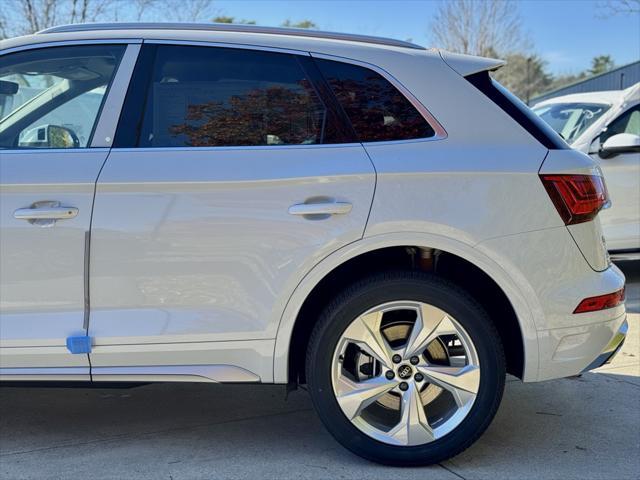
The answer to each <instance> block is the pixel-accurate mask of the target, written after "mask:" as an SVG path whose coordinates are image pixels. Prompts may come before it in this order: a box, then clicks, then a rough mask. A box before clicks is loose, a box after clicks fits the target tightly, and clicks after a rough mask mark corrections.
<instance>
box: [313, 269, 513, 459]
mask: <svg viewBox="0 0 640 480" xmlns="http://www.w3.org/2000/svg"><path fill="white" fill-rule="evenodd" d="M396 300H415V301H420V302H425V303H428V304H431V305H434V306H436V307H438V308H440V309H442V310H444V311H445V312H447V313H449V314H450V315H452V316H453V317H454V318H455V319H456V320H457V321H458V323H459V324H460V325H462V327H463V328H464V329H465V330H466V331H467V333H468V334H469V336H470V337H471V340H472V342H473V343H474V345H475V349H476V351H477V354H478V358H479V361H480V365H481V371H480V387H479V391H478V394H477V397H476V400H475V402H474V404H473V406H472V408H471V410H470V411H469V413H468V415H467V417H466V418H465V419H464V420H463V421H462V422H461V423H460V424H459V425H458V426H457V427H456V428H455V429H454V430H453V431H451V432H450V433H448V434H447V435H445V436H443V437H442V438H440V439H437V440H435V441H433V442H431V443H427V444H423V445H416V446H396V445H391V444H387V443H383V442H380V441H377V440H375V439H374V438H372V437H370V436H368V435H367V434H365V433H363V432H362V431H360V430H359V429H358V428H357V427H356V426H354V425H353V424H352V423H351V421H350V420H349V419H348V418H347V417H346V416H345V415H344V414H343V412H342V410H341V408H340V406H339V404H338V402H337V400H336V398H335V395H334V392H333V387H332V381H331V362H332V358H333V353H334V350H335V348H336V345H337V342H338V341H339V339H340V337H341V335H342V333H343V332H344V330H345V329H346V328H347V326H349V324H350V323H351V322H352V321H353V320H354V319H355V318H356V317H358V316H359V315H361V314H362V313H364V312H365V311H367V310H369V309H371V308H373V307H375V306H377V305H380V304H382V303H386V302H392V301H396ZM306 378H307V383H308V389H309V392H310V394H311V399H312V402H313V405H314V407H315V409H316V411H317V413H318V415H319V417H320V419H321V420H322V422H323V423H324V425H325V427H326V428H327V430H329V432H330V433H331V434H332V435H333V436H334V438H335V439H336V440H337V441H338V442H339V443H341V444H342V445H343V446H344V447H346V448H347V449H349V450H351V451H352V452H353V453H355V454H356V455H359V456H361V457H364V458H366V459H368V460H371V461H374V462H377V463H382V464H386V465H395V466H419V465H430V464H434V463H438V462H441V461H443V460H446V459H448V458H451V457H453V456H455V455H457V454H459V453H460V452H462V451H463V450H465V449H466V448H468V447H469V446H470V445H471V444H472V443H474V442H475V441H476V440H477V439H478V438H479V437H480V436H481V435H482V433H483V432H484V431H485V430H486V428H487V427H488V426H489V424H490V423H491V421H492V420H493V417H494V416H495V414H496V411H497V410H498V406H499V405H500V401H501V399H502V393H503V391H504V381H505V360H504V353H503V349H502V344H501V342H500V336H499V334H498V332H497V331H496V329H495V326H494V325H493V323H492V322H491V319H490V318H489V316H488V315H487V313H486V312H485V310H484V309H483V308H482V307H481V306H480V305H479V304H478V302H477V301H475V300H474V299H473V298H472V297H471V296H470V295H469V294H468V293H466V292H465V291H464V290H462V289H461V288H459V287H458V286H456V285H454V284H452V283H451V282H448V281H446V280H444V279H442V278H439V277H437V276H434V275H431V274H427V273H422V272H393V273H385V274H380V275H375V276H372V277H369V278H366V279H364V280H362V281H360V282H358V283H356V284H354V285H352V286H350V287H349V288H347V289H346V290H345V291H344V292H343V293H342V294H341V295H340V296H338V297H337V298H336V299H335V300H334V301H333V302H331V304H329V305H328V306H327V307H326V308H325V310H324V311H323V312H322V314H321V317H320V319H319V320H318V323H317V324H316V326H315V328H314V330H313V332H312V334H311V338H310V341H309V348H308V350H307V357H306Z"/></svg>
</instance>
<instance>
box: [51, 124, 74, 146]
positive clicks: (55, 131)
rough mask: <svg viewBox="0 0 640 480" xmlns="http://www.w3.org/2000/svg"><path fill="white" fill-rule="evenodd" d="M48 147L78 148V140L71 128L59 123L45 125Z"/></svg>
mask: <svg viewBox="0 0 640 480" xmlns="http://www.w3.org/2000/svg"><path fill="white" fill-rule="evenodd" d="M47 139H48V147H49V148H78V147H79V146H80V140H79V139H78V136H77V135H76V134H75V133H74V132H73V130H71V129H69V128H66V127H61V126H59V125H47Z"/></svg>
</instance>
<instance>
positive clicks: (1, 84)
mask: <svg viewBox="0 0 640 480" xmlns="http://www.w3.org/2000/svg"><path fill="white" fill-rule="evenodd" d="M19 89H20V85H19V84H17V83H16V82H9V81H8V80H0V95H15V94H16V93H18V90H19Z"/></svg>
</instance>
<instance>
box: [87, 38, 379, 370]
mask: <svg viewBox="0 0 640 480" xmlns="http://www.w3.org/2000/svg"><path fill="white" fill-rule="evenodd" d="M334 102H335V100H334V99H333V98H332V97H330V95H329V94H328V88H327V87H326V85H324V84H323V82H322V80H321V77H320V75H319V72H318V71H317V69H316V67H315V66H314V64H313V63H312V61H311V59H310V57H309V55H308V54H306V53H303V52H291V51H287V52H282V51H273V50H268V51H267V50H259V49H247V48H228V47H224V48H223V47H218V46H216V47H213V46H206V45H198V44H180V45H169V44H147V43H146V42H145V46H144V47H143V53H142V55H141V59H140V61H139V63H138V66H137V67H136V75H135V78H134V82H133V83H132V85H131V87H130V90H129V93H128V95H127V102H126V111H125V114H124V115H123V117H122V118H121V121H120V125H119V127H118V134H117V138H116V145H115V148H114V149H113V150H112V152H111V154H110V156H109V159H108V160H107V162H106V164H105V167H104V169H103V171H102V173H101V174H100V178H99V181H98V184H97V190H96V200H95V207H94V216H93V227H92V246H91V277H90V278H91V300H92V310H91V322H90V335H91V336H92V337H94V342H95V347H94V349H93V351H92V353H91V363H92V366H93V370H92V372H93V375H94V379H95V380H100V379H102V378H109V379H112V378H113V377H109V375H113V374H117V373H129V374H131V375H134V374H145V373H146V374H151V373H153V372H156V373H160V374H169V373H171V372H173V373H176V372H178V373H181V374H186V373H189V368H191V367H189V365H191V366H193V365H200V366H202V365H219V364H225V365H235V366H240V367H242V368H244V369H245V370H249V371H250V372H252V373H254V374H256V375H257V376H258V377H259V378H260V379H261V380H263V381H269V380H270V379H271V377H272V362H271V356H272V355H273V345H274V340H273V339H274V338H275V336H276V329H277V325H278V322H279V320H280V315H281V312H282V310H283V309H284V305H285V303H286V301H287V299H288V298H289V296H290V294H291V293H292V291H293V290H294V288H295V287H296V285H297V284H298V283H299V282H300V280H301V279H302V277H303V276H304V275H305V274H306V272H308V271H309V270H310V269H311V268H312V267H313V266H314V265H315V264H316V263H317V262H319V261H320V260H321V259H322V258H323V257H325V256H327V255H328V254H330V253H331V252H333V251H335V250H337V249H339V248H340V247H342V246H344V245H346V244H348V243H350V242H353V241H356V240H358V239H359V238H361V237H362V235H363V231H364V228H365V224H366V220H367V216H368V214H369V209H370V207H371V202H372V197H373V192H374V185H375V172H374V169H373V167H372V165H371V162H370V161H369V158H368V157H367V155H366V153H365V151H364V149H363V147H362V146H361V145H360V144H359V143H355V141H354V136H353V131H352V129H351V127H350V125H348V123H345V120H344V114H341V112H340V111H339V109H337V108H336V106H335V105H334ZM131 365H135V366H137V367H136V368H135V369H133V370H132V369H120V370H118V369H117V368H116V369H114V368H113V367H126V366H131ZM162 366H165V367H166V368H163V367H162ZM168 366H172V367H171V369H169V368H168ZM176 369H178V370H176ZM192 370H194V371H195V370H196V367H193V369H192ZM226 378H227V380H228V379H229V377H226ZM234 378H236V379H237V378H238V377H233V376H232V377H231V379H234Z"/></svg>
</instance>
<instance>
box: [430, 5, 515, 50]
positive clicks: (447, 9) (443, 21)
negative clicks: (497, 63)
mask: <svg viewBox="0 0 640 480" xmlns="http://www.w3.org/2000/svg"><path fill="white" fill-rule="evenodd" d="M431 31H432V35H433V39H434V41H435V43H436V44H437V46H438V47H441V48H444V49H446V50H451V51H453V52H458V53H466V54H470V55H484V56H491V55H493V56H495V55H501V56H505V55H507V54H509V53H513V52H516V51H521V50H524V49H526V47H527V42H526V39H525V36H524V35H523V33H522V27H521V21H520V15H519V13H518V9H517V5H516V4H515V3H514V2H513V1H509V0H485V1H476V0H449V1H444V2H441V3H440V5H439V7H438V11H437V12H436V15H435V17H434V19H433V22H432V24H431Z"/></svg>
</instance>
